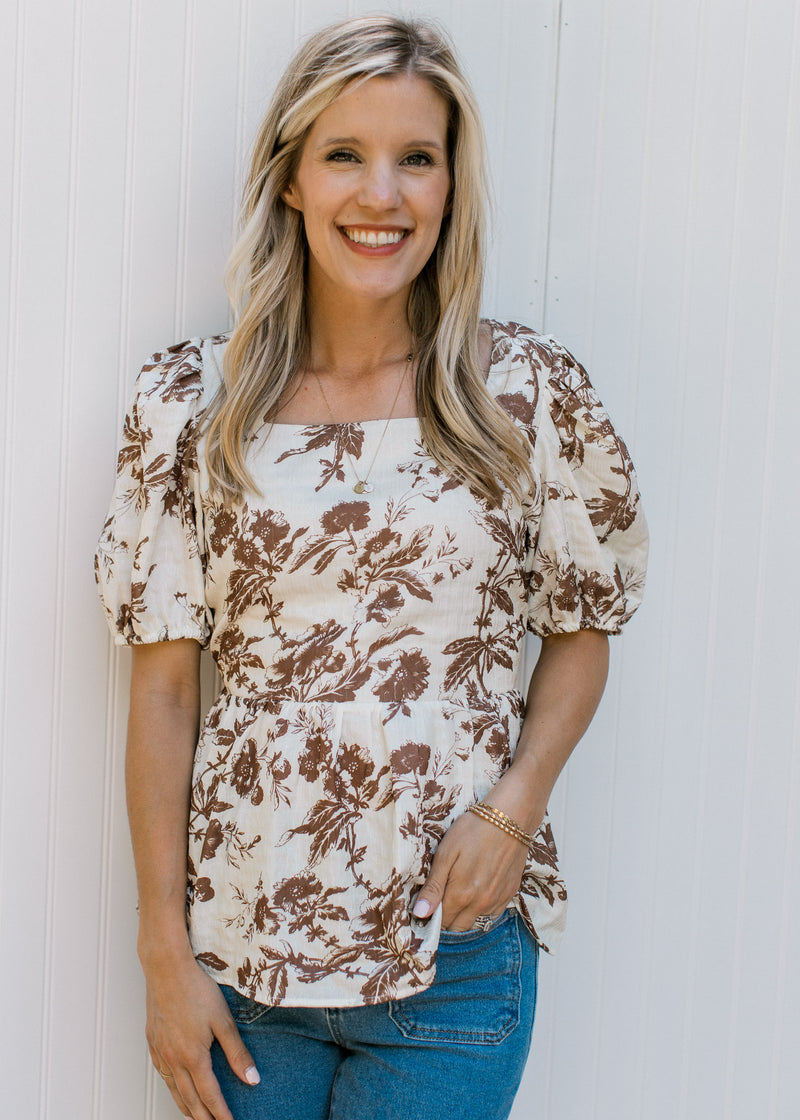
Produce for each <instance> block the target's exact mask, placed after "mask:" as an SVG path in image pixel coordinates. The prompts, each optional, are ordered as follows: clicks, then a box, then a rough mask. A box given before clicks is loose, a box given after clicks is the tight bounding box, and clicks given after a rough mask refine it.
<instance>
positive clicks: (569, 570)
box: [527, 340, 648, 637]
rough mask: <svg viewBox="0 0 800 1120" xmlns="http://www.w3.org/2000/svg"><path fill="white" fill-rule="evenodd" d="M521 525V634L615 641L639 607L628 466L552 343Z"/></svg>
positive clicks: (636, 532)
mask: <svg viewBox="0 0 800 1120" xmlns="http://www.w3.org/2000/svg"><path fill="white" fill-rule="evenodd" d="M550 347H551V352H552V362H551V363H550V364H549V366H548V367H547V368H544V369H542V371H541V372H542V384H541V390H542V391H541V396H540V401H539V405H540V416H539V423H538V426H537V430H536V437H535V448H534V465H535V471H534V473H535V477H536V479H537V483H538V488H537V489H538V493H537V500H536V501H535V502H534V504H533V508H532V509H531V511H530V516H529V518H528V561H527V578H528V628H529V629H530V630H532V631H533V632H534V633H535V634H538V635H539V636H540V637H544V636H547V635H550V634H568V633H574V632H576V631H578V630H589V629H592V630H603V631H606V632H607V633H609V634H617V633H619V631H620V630H621V628H622V626H623V625H624V623H625V622H627V621H628V619H629V618H630V617H631V615H632V614H633V612H634V611H635V610H636V608H637V607H638V606H639V604H640V602H641V599H642V592H643V590H644V578H645V569H646V566H647V544H648V534H647V524H646V522H645V518H644V513H643V511H642V505H641V499H640V495H639V488H638V484H637V480H636V474H635V471H634V467H633V463H632V461H631V457H630V455H629V454H628V449H627V447H626V446H625V443H624V441H623V440H622V438H621V437H620V436H619V435H618V434H617V433H616V432H615V431H614V428H613V427H612V424H611V421H610V420H609V418H608V414H607V413H606V411H605V409H604V408H603V406H602V404H601V403H600V400H599V398H598V396H597V394H596V393H595V391H594V389H593V387H592V385H591V383H590V382H589V378H588V377H587V375H586V371H585V370H584V369H583V367H582V366H581V365H580V364H579V363H578V362H577V361H576V360H575V358H573V356H572V355H571V354H570V353H569V351H567V350H565V349H564V348H563V347H561V346H560V345H559V344H558V343H555V342H553V341H552V340H551V342H550Z"/></svg>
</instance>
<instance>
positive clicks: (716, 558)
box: [679, 0, 751, 1120]
mask: <svg viewBox="0 0 800 1120" xmlns="http://www.w3.org/2000/svg"><path fill="white" fill-rule="evenodd" d="M750 7H751V4H750V0H746V10H747V13H748V16H747V17H746V19H745V25H746V26H748V25H749V18H748V17H749V11H750ZM704 42H707V40H706V38H705V37H704ZM748 54H749V44H748V43H747V42H746V41H745V44H744V55H743V60H742V71H743V74H745V75H746V73H747V61H748ZM743 100H744V98H743V96H742V101H740V117H739V137H738V143H737V160H736V174H735V183H734V206H733V223H732V230H731V269H730V276H729V280H728V291H727V301H726V307H725V342H724V346H723V349H722V355H723V357H722V362H721V369H722V385H721V391H720V394H719V445H718V448H717V464H716V472H715V478H714V490H713V493H714V502H713V509H714V513H713V520H712V526H711V540H712V542H713V543H712V548H711V562H710V565H709V569H710V579H709V594H708V600H709V604H710V606H709V624H708V631H707V640H706V656H705V673H704V696H703V714H702V718H701V722H700V727H701V745H700V752H701V760H702V761H701V767H700V780H699V783H698V789H699V792H700V796H699V798H698V816H697V832H696V836H697V840H696V844H695V853H696V854H695V860H694V874H693V876H692V913H693V915H694V916H695V920H696V918H697V914H698V913H699V909H700V906H701V901H702V891H701V881H702V876H703V872H704V861H703V858H702V855H703V850H704V842H705V836H706V828H705V821H706V812H705V805H706V801H707V798H708V792H709V786H710V775H709V765H710V762H709V754H710V740H711V736H712V727H713V710H714V696H713V692H714V689H713V678H714V661H715V656H714V655H715V650H716V648H717V640H718V620H719V616H720V602H719V596H720V565H721V557H722V509H721V505H722V503H721V501H720V495H721V493H722V491H723V486H724V476H725V464H726V461H727V453H728V427H729V424H728V421H729V416H730V401H731V391H732V386H731V381H732V377H733V371H732V361H731V350H732V334H733V329H734V319H735V317H734V315H733V303H734V293H735V291H736V290H737V286H738V270H737V267H736V231H737V229H738V227H739V220H740V215H741V189H742V184H741V155H742V146H743V133H744V123H743V114H742V112H741V105H742V103H743ZM697 958H698V944H697V938H694V939H693V940H692V943H691V948H690V953H689V961H688V962H687V968H686V975H687V987H686V1004H685V1007H684V1028H683V1029H684V1046H683V1061H682V1069H681V1079H680V1111H679V1116H680V1118H681V1120H686V1118H687V1117H688V1115H689V1112H688V1109H689V1107H690V1100H689V1089H690V1081H691V1071H692V1059H693V1058H694V1057H695V1050H694V1035H695V1031H694V1026H693V1022H694V1001H695V997H696V993H697V982H698V966H697Z"/></svg>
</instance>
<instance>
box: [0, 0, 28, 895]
mask: <svg viewBox="0 0 800 1120" xmlns="http://www.w3.org/2000/svg"><path fill="white" fill-rule="evenodd" d="M26 30H27V27H26V23H25V5H24V2H23V0H17V27H16V40H15V50H14V67H15V76H14V77H15V80H14V125H13V128H14V132H13V137H14V139H13V156H12V158H13V171H12V179H11V208H10V209H11V213H10V215H9V218H10V221H11V239H10V242H11V243H10V252H9V263H8V271H9V285H8V338H7V340H6V376H5V378H4V379H3V380H4V382H5V385H4V403H3V409H4V433H3V511H4V512H3V517H2V519H1V527H0V533H2V537H1V538H0V604H2V610H0V732H1V733H2V734H0V915H2V913H3V901H4V887H5V842H4V836H5V799H6V790H7V789H8V783H7V782H6V780H5V771H6V767H5V759H6V750H7V749H8V746H7V744H8V691H9V689H8V665H9V657H8V650H9V634H10V628H9V620H8V610H7V609H6V607H7V604H8V603H9V601H10V597H11V582H10V576H9V569H10V567H11V542H12V537H13V531H12V519H11V505H12V496H13V493H14V487H13V479H14V456H13V455H12V449H13V447H14V442H13V430H14V413H15V409H16V377H17V363H18V360H19V359H18V345H19V290H20V276H21V270H22V249H21V244H22V239H21V236H20V225H21V221H20V213H21V209H22V188H23V174H22V151H23V137H24V131H25V113H24V107H25V51H26Z"/></svg>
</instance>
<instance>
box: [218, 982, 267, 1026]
mask: <svg viewBox="0 0 800 1120" xmlns="http://www.w3.org/2000/svg"><path fill="white" fill-rule="evenodd" d="M219 989H220V991H221V992H222V994H223V996H224V997H225V1002H226V1003H227V1005H228V1008H229V1010H230V1013H231V1015H232V1016H233V1021H234V1023H238V1024H239V1025H240V1026H247V1024H248V1023H255V1022H256V1020H257V1019H261V1018H262V1017H263V1016H264V1015H266V1014H267V1012H268V1011H271V1010H272V1008H271V1007H268V1006H267V1005H266V1004H264V1003H257V1002H256V1001H255V1000H254V999H250V997H249V996H245V995H242V993H241V992H240V991H237V989H236V988H231V987H229V986H228V985H227V984H220V986H219Z"/></svg>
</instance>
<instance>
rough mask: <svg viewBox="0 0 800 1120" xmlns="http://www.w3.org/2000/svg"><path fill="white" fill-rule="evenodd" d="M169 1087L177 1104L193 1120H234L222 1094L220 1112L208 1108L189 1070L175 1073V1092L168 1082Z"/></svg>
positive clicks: (180, 1070)
mask: <svg viewBox="0 0 800 1120" xmlns="http://www.w3.org/2000/svg"><path fill="white" fill-rule="evenodd" d="M167 1085H168V1086H169V1087H170V1092H171V1093H172V1096H173V1097H174V1098H175V1103H176V1104H177V1105H178V1107H179V1108H180V1109H181V1111H182V1112H183V1114H184V1116H191V1118H192V1120H233V1116H232V1115H231V1113H230V1110H229V1109H228V1107H227V1105H226V1104H225V1102H224V1101H223V1099H222V1094H221V1093H220V1097H219V1100H220V1105H221V1108H220V1109H219V1111H217V1112H212V1111H210V1110H209V1109H208V1108H207V1107H206V1105H205V1102H204V1101H203V1100H201V1098H200V1095H199V1093H198V1091H197V1088H196V1086H195V1083H194V1080H193V1078H192V1076H191V1074H190V1073H189V1071H188V1070H186V1069H179V1070H176V1071H175V1081H174V1086H175V1088H174V1091H173V1088H172V1084H171V1083H170V1082H167ZM179 1098H180V1099H179ZM181 1102H183V1103H181Z"/></svg>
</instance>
